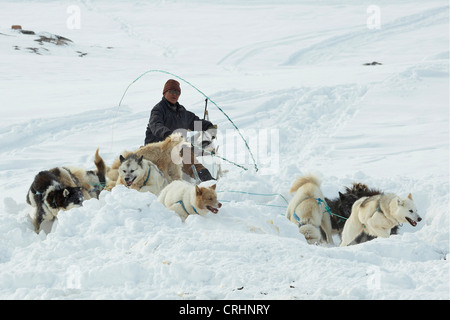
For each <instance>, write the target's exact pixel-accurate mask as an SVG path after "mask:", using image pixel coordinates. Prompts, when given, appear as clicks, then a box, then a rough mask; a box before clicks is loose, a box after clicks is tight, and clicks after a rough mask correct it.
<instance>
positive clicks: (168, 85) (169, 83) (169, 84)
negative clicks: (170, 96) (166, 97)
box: [163, 79, 181, 94]
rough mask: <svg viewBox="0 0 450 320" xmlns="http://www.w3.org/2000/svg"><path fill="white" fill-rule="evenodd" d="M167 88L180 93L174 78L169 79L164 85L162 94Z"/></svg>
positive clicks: (178, 85)
mask: <svg viewBox="0 0 450 320" xmlns="http://www.w3.org/2000/svg"><path fill="white" fill-rule="evenodd" d="M169 90H176V91H178V92H180V93H181V88H180V83H179V82H178V81H176V80H173V79H169V80H167V82H166V84H165V85H164V89H163V94H165V93H166V92H167V91H169Z"/></svg>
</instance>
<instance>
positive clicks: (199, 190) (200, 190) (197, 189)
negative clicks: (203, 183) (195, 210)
mask: <svg viewBox="0 0 450 320" xmlns="http://www.w3.org/2000/svg"><path fill="white" fill-rule="evenodd" d="M195 194H196V195H197V196H201V195H202V189H200V188H199V187H198V186H197V185H195Z"/></svg>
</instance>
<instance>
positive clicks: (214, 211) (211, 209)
mask: <svg viewBox="0 0 450 320" xmlns="http://www.w3.org/2000/svg"><path fill="white" fill-rule="evenodd" d="M206 208H207V209H208V210H209V211H211V212H212V213H217V212H219V209H217V208H213V207H211V206H207V207H206Z"/></svg>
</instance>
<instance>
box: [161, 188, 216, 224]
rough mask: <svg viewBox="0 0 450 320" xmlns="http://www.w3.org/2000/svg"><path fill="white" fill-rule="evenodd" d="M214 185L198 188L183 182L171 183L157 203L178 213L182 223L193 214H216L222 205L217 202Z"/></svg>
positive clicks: (162, 192)
mask: <svg viewBox="0 0 450 320" xmlns="http://www.w3.org/2000/svg"><path fill="white" fill-rule="evenodd" d="M215 190H216V185H215V184H214V185H212V186H211V187H199V186H197V185H192V184H190V183H189V182H187V181H184V180H176V181H172V182H171V183H170V184H169V185H168V186H167V187H165V188H164V189H163V190H162V191H161V194H160V195H159V197H158V201H159V202H161V203H162V204H163V205H164V206H166V207H167V208H169V209H170V210H172V211H175V212H176V213H178V215H179V216H180V217H181V219H182V220H183V221H184V220H186V218H187V217H188V216H190V215H193V214H199V215H202V216H203V215H206V214H207V213H208V212H212V213H214V214H216V213H217V212H219V208H220V207H221V206H222V204H221V203H220V202H219V201H218V200H217V194H216V191H215Z"/></svg>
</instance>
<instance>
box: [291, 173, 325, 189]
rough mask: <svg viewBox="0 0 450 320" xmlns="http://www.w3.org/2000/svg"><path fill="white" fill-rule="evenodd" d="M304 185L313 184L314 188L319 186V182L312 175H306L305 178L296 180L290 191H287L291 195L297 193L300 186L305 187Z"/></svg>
mask: <svg viewBox="0 0 450 320" xmlns="http://www.w3.org/2000/svg"><path fill="white" fill-rule="evenodd" d="M306 183H313V184H315V185H316V186H318V187H319V186H320V184H321V181H320V179H319V178H318V177H317V176H315V175H312V174H308V175H306V176H302V177H300V178H297V179H296V180H295V181H294V183H293V184H292V187H291V189H290V190H289V192H290V193H293V192H295V191H297V190H298V189H299V188H300V187H301V186H303V185H305V184H306Z"/></svg>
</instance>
